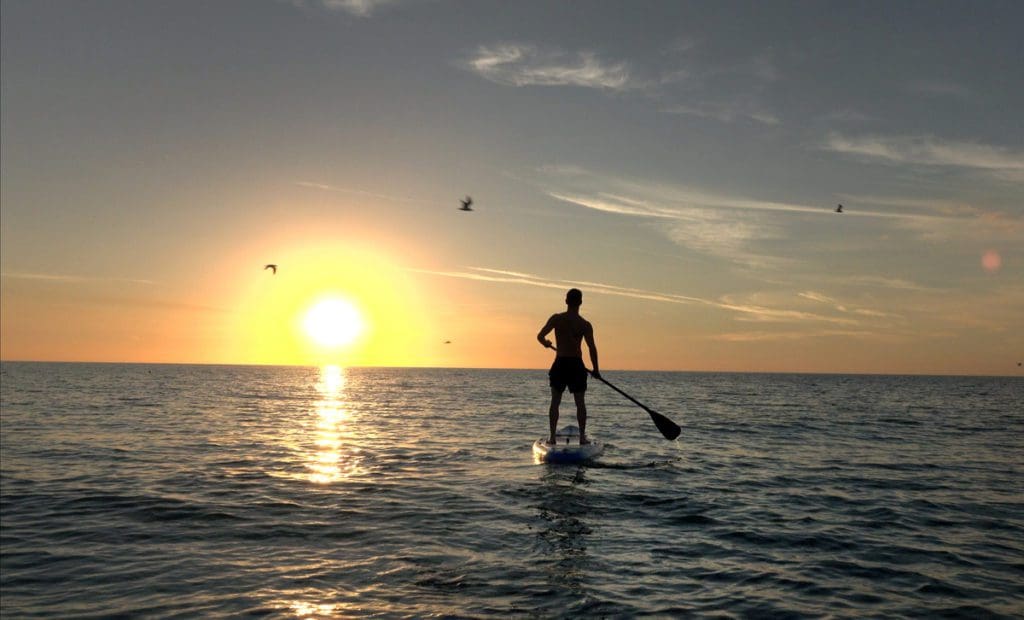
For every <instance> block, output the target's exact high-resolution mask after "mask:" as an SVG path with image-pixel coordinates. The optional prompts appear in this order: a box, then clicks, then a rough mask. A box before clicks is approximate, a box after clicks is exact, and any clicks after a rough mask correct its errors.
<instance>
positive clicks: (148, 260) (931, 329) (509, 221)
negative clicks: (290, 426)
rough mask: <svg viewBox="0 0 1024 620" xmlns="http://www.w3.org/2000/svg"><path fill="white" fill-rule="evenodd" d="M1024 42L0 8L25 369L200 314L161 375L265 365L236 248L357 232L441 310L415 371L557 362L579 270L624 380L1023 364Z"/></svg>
mask: <svg viewBox="0 0 1024 620" xmlns="http://www.w3.org/2000/svg"><path fill="white" fill-rule="evenodd" d="M1022 22H1024V5H1021V4H1020V3H1017V2H985V3H966V2H894V3H862V2H842V3H839V2H771V3H732V2H698V3H689V2H635V3H634V2H587V3H540V2H442V1H408V2H406V1H401V0H393V1H385V2H373V1H363V2H329V1H316V0H306V1H302V2H299V1H295V2H285V1H279V2H274V1H268V2H218V3H192V2H174V3H151V2H74V3H56V2H4V3H3V20H2V28H3V41H2V46H3V92H2V104H3V109H2V131H3V141H2V146H0V148H2V156H3V157H2V167H0V173H2V199H3V201H2V209H3V218H2V220H3V221H2V223H0V233H2V241H3V243H2V249H0V258H2V267H3V269H2V271H3V280H2V285H3V303H4V305H5V308H4V309H5V312H4V316H3V330H4V332H3V336H4V338H3V339H4V341H6V344H5V350H4V352H3V355H4V357H5V358H25V357H30V358H36V357H40V358H47V359H52V358H65V357H74V358H76V359H79V358H85V357H89V354H88V350H89V349H88V347H85V348H82V347H78V348H74V349H69V348H68V346H69V345H68V342H69V341H70V340H73V339H74V338H73V336H72V334H83V333H84V334H91V336H89V338H87V339H86V341H87V342H92V343H99V342H103V343H104V344H103V346H99V345H95V347H94V350H95V351H97V353H96V357H102V358H104V359H108V358H110V359H125V358H131V359H137V357H136V354H135V353H133V352H134V351H137V345H136V344H133V343H137V342H138V340H139V338H142V339H143V340H147V341H151V340H153V339H159V338H162V337H163V335H166V333H167V331H166V329H170V330H171V331H173V332H174V333H177V331H175V329H171V328H166V329H165V331H163V332H162V331H161V328H160V326H161V325H165V326H166V325H171V326H177V325H180V324H181V323H183V322H184V323H188V324H192V325H198V326H199V327H198V328H197V332H196V335H194V336H193V337H189V338H186V339H184V340H182V341H181V342H180V343H179V344H178V345H176V346H170V345H168V347H165V348H162V349H160V350H159V351H157V350H154V352H153V353H152V357H154V358H155V359H153V360H151V361H245V360H246V359H248V358H246V357H245V356H244V355H241V354H238V353H233V352H232V351H233V350H232V348H231V346H229V345H228V344H227V343H225V342H221V340H220V338H221V336H219V335H218V333H219V331H218V330H219V327H218V326H223V325H225V324H228V323H230V322H231V321H230V319H227V318H225V317H231V316H236V315H238V314H239V313H240V312H242V310H240V309H239V308H240V304H242V303H243V301H242V300H243V299H244V297H240V296H239V295H240V294H238V295H235V296H231V295H228V294H227V293H226V292H224V291H225V287H224V286H223V284H222V282H223V281H222V280H221V278H230V277H231V276H230V275H228V274H231V273H232V270H234V269H239V270H241V269H243V267H242V264H243V259H242V258H240V254H244V253H245V252H250V251H251V252H252V253H253V256H252V257H251V258H249V259H248V260H251V261H252V262H253V263H260V262H261V261H264V257H266V256H268V255H273V254H274V253H275V252H276V253H277V255H278V256H279V255H282V254H284V255H287V251H288V250H289V248H290V247H291V246H289V244H292V245H295V244H300V245H301V244H303V243H306V244H310V245H317V244H320V243H327V244H331V243H333V244H337V245H346V244H348V245H351V244H356V243H359V244H370V245H373V246H376V247H378V248H381V249H380V252H382V253H386V254H388V256H389V260H393V261H394V262H395V263H396V264H398V265H399V270H400V271H401V272H402V273H403V274H405V276H403V277H407V278H409V280H410V282H411V283H410V286H412V287H413V288H414V289H415V290H417V291H419V292H420V293H419V295H420V297H416V300H417V303H418V304H420V306H422V307H418V308H417V309H416V312H417V313H418V314H420V315H422V316H424V317H428V318H429V320H426V319H425V322H424V324H423V326H422V328H421V329H419V330H418V331H422V332H427V331H430V330H435V331H436V332H437V333H436V334H435V333H431V334H430V336H429V338H428V339H427V340H426V341H424V342H418V341H417V342H416V343H415V344H414V345H412V346H415V347H417V348H421V349H422V350H423V354H422V355H420V356H418V357H416V358H415V359H414V360H413V361H411V362H409V363H416V364H419V365H480V366H493V365H498V366H501V365H514V366H533V365H543V364H544V363H545V359H544V358H543V357H537V353H538V352H537V351H536V350H535V348H534V347H535V346H536V343H535V342H532V336H533V334H534V333H535V332H536V329H537V328H538V327H539V326H540V324H542V323H543V321H544V319H545V318H546V316H547V314H550V312H552V311H555V310H557V309H558V307H559V306H560V303H561V296H560V292H559V290H558V289H561V288H565V287H567V286H569V285H573V284H578V285H580V286H581V288H584V290H585V292H591V293H593V296H588V297H587V301H586V302H585V308H584V310H585V314H587V313H589V314H588V316H590V317H591V318H592V319H593V320H594V321H595V324H597V325H599V326H600V327H599V330H598V334H600V335H603V336H604V338H602V339H601V342H602V343H603V344H602V353H605V352H606V351H607V356H608V357H609V360H614V361H609V362H608V365H610V366H612V367H614V366H616V363H615V362H618V364H617V365H619V366H620V367H635V368H644V367H651V368H678V369H694V370H793V371H829V372H847V371H849V372H966V373H974V372H977V373H995V374H1001V373H1014V372H1017V367H1016V361H1018V360H1019V359H1020V358H1024V342H1022V337H1021V336H1020V335H1019V334H1018V332H1020V331H1021V330H1020V329H1019V326H1020V325H1021V324H1024V321H1022V320H1021V319H1022V318H1024V284H1022V282H1024V278H1022V277H1021V273H1022V268H1021V265H1022V263H1024V205H1022V196H1024V129H1022V127H1024V123H1021V120H1020V110H1021V109H1024V79H1022V78H1024V70H1022V69H1021V67H1022V66H1024V62H1022V61H1024V48H1022V44H1021V37H1020V34H1019V24H1020V23H1022ZM465 194H472V195H473V196H474V199H475V201H476V207H477V210H476V211H475V212H474V213H473V214H471V215H469V214H460V213H457V212H455V211H454V208H455V207H457V205H458V202H457V200H458V198H460V197H462V196H463V195H465ZM840 203H842V204H843V205H844V212H843V213H842V214H837V213H835V212H834V209H835V207H836V205H837V204H840ZM257 255H258V256H257ZM268 260H269V259H268ZM260 266H262V265H260ZM285 273H287V272H286V271H282V274H285ZM257 275H263V274H257ZM239 277H241V276H239ZM245 277H246V278H248V277H250V276H249V275H246V276H245ZM197 278H198V284H197ZM56 307H62V308H66V309H67V314H69V315H71V316H74V317H76V318H75V321H74V329H73V330H72V328H71V327H70V323H69V322H68V321H67V320H61V319H59V317H60V316H61V315H59V314H55V313H54V311H53V309H54V308H56ZM176 312H177V313H178V314H176ZM139 313H142V314H141V315H140V314H139ZM110 317H132V320H130V321H129V320H125V321H115V322H116V323H122V322H124V323H126V324H127V325H130V324H131V323H132V322H133V321H136V322H138V321H141V323H142V324H144V325H146V326H148V327H144V328H138V329H142V330H144V331H143V332H142V333H132V331H131V328H130V327H128V326H126V327H124V329H121V330H113V329H111V328H110V327H109V325H107V326H104V323H107V324H109V322H110V321H109V318H110ZM61 324H65V325H69V326H68V327H65V328H62V327H60V325H61ZM602 328H603V329H602ZM62 330H64V331H62ZM147 330H148V331H147ZM441 332H443V334H444V335H443V336H442V335H441ZM451 334H454V336H452V335H451ZM523 334H525V336H523ZM43 335H48V336H47V337H43ZM204 339H208V340H204ZM442 339H444V340H448V339H452V340H454V341H455V343H456V344H458V343H461V342H467V341H468V342H472V343H473V345H472V346H470V347H467V348H465V349H460V348H458V347H452V346H449V347H435V346H434V345H433V344H431V343H435V342H439V341H442ZM484 341H487V342H492V343H494V345H493V347H494V348H499V349H501V351H502V353H501V354H500V355H497V354H495V353H494V352H493V350H490V349H489V347H488V346H484V345H483V344H482V343H483V342H484ZM62 343H63V344H62ZM62 347H64V348H63V349H62ZM101 350H102V353H99V351H101ZM211 350H216V351H218V354H217V357H216V358H210V357H209V356H208V355H205V354H200V353H199V352H200V351H211ZM160 351H162V352H160ZM190 351H191V352H192V353H190ZM147 359H148V358H147ZM374 359H375V360H376V361H378V362H381V363H385V362H386V361H387V359H386V356H385V357H381V356H378V357H375V358H374ZM403 359H404V358H403ZM396 363H398V362H396ZM403 363H404V362H403Z"/></svg>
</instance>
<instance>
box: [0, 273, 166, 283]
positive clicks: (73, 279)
mask: <svg viewBox="0 0 1024 620" xmlns="http://www.w3.org/2000/svg"><path fill="white" fill-rule="evenodd" d="M0 277H4V278H11V279H12V280H36V281H41V282H54V283H58V284H84V283H90V282H93V283H95V282H114V283H122V284H146V285H150V284H155V283H154V282H153V281H152V280H142V279H138V278H111V277H101V276H75V275H67V274H54V273H20V272H15V273H10V272H7V273H2V274H0Z"/></svg>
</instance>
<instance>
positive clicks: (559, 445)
mask: <svg viewBox="0 0 1024 620" xmlns="http://www.w3.org/2000/svg"><path fill="white" fill-rule="evenodd" d="M602 452H604V444H603V443H601V442H600V441H598V440H596V439H594V438H593V437H590V443H586V444H583V445H582V446H581V445H580V429H579V428H577V427H575V426H566V427H565V428H563V429H561V430H560V431H558V432H556V433H555V443H554V445H552V444H550V443H548V438H547V437H541V438H540V439H538V440H537V441H535V442H533V456H534V457H535V458H536V459H537V460H538V461H539V462H541V463H582V462H584V461H589V460H590V459H593V458H597V457H598V456H599V455H600V454H601V453H602Z"/></svg>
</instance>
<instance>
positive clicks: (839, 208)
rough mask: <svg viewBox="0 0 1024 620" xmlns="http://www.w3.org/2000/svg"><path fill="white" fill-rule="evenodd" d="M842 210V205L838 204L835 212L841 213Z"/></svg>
mask: <svg viewBox="0 0 1024 620" xmlns="http://www.w3.org/2000/svg"><path fill="white" fill-rule="evenodd" d="M842 212H843V205H839V206H838V207H836V213H842Z"/></svg>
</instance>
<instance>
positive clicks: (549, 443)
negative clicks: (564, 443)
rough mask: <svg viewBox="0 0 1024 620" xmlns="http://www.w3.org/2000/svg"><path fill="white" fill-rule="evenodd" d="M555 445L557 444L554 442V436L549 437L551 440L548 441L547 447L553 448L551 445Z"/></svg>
mask: <svg viewBox="0 0 1024 620" xmlns="http://www.w3.org/2000/svg"><path fill="white" fill-rule="evenodd" d="M557 443H558V442H556V441H555V436H554V435H552V436H551V439H548V445H549V446H553V445H555V444H557Z"/></svg>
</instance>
